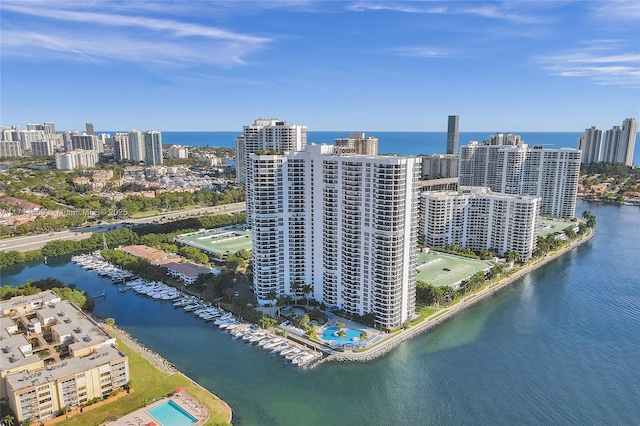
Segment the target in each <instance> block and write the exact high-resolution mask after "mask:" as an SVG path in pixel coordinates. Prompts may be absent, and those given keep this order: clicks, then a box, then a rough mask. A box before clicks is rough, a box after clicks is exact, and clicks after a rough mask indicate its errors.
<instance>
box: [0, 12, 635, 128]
mask: <svg viewBox="0 0 640 426" xmlns="http://www.w3.org/2000/svg"><path fill="white" fill-rule="evenodd" d="M0 12H1V17H0V19H1V22H0V24H1V25H0V42H1V50H0V58H1V63H0V65H1V82H0V85H1V91H2V93H1V99H0V102H1V104H0V124H2V125H5V126H8V125H12V124H17V125H19V126H20V127H21V128H25V127H26V123H27V122H36V123H37V122H40V123H42V122H44V121H54V122H55V123H56V129H57V130H65V129H69V130H70V129H83V128H84V123H85V122H93V123H95V127H96V130H119V129H123V130H128V129H131V128H138V129H158V130H167V131H169V130H241V129H242V126H243V125H246V124H251V123H252V122H253V120H254V119H255V118H258V117H264V118H279V119H281V120H288V121H290V122H291V123H294V124H304V125H307V126H308V128H309V130H315V131H319V130H351V129H364V130H367V131H375V130H378V131H384V130H392V131H393V130H397V131H401V130H405V131H445V130H446V125H447V124H446V123H447V115H449V114H457V115H459V116H460V130H461V131H488V132H490V131H498V130H500V129H514V130H519V131H572V132H575V131H582V130H584V129H585V128H586V127H590V126H592V125H596V126H599V127H600V128H604V129H607V128H610V127H611V126H613V125H620V124H621V123H622V120H623V119H624V118H626V117H635V118H637V119H640V42H639V41H638V40H640V2H638V1H621V2H618V1H613V2H612V1H602V2H600V1H551V2H540V1H535V2H525V1H512V2H483V1H471V2H461V1H449V2H436V1H412V2H392V1H373V2H369V1H365V2H348V1H322V2H320V1H317V2H314V1H295V0H293V1H261V2H251V1H224V2H217V1H186V0H185V1H169V0H165V1H155V2H154V1H146V0H145V1H130V0H129V1H106V0H104V1H82V2H79V1H52V0H46V1H35V0H16V1H14V0H2V1H1V2H0Z"/></svg>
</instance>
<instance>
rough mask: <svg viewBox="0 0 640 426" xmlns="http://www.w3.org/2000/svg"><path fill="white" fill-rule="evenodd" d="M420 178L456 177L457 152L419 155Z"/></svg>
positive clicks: (458, 157)
mask: <svg viewBox="0 0 640 426" xmlns="http://www.w3.org/2000/svg"><path fill="white" fill-rule="evenodd" d="M420 158H421V159H422V172H421V176H420V178H421V179H443V178H453V177H458V162H459V161H460V156H459V155H458V154H433V155H421V156H420Z"/></svg>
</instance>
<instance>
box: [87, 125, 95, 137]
mask: <svg viewBox="0 0 640 426" xmlns="http://www.w3.org/2000/svg"><path fill="white" fill-rule="evenodd" d="M85 129H86V133H87V134H88V135H91V136H94V135H95V131H94V129H93V123H86V124H85Z"/></svg>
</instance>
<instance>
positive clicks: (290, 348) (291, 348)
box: [280, 345, 296, 356]
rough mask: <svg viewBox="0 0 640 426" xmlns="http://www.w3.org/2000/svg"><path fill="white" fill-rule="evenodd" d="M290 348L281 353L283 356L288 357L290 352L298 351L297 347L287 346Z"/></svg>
mask: <svg viewBox="0 0 640 426" xmlns="http://www.w3.org/2000/svg"><path fill="white" fill-rule="evenodd" d="M287 346H288V347H287V348H285V349H283V350H281V351H280V355H281V356H286V355H287V354H288V353H289V352H291V351H294V350H296V348H295V347H293V346H291V345H287Z"/></svg>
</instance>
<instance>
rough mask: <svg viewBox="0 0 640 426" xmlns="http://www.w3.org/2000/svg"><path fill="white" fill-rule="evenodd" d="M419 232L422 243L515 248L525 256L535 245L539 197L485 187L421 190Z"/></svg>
mask: <svg viewBox="0 0 640 426" xmlns="http://www.w3.org/2000/svg"><path fill="white" fill-rule="evenodd" d="M420 196H421V200H420V234H421V238H423V242H424V245H425V246H428V247H444V246H445V245H446V244H457V245H459V246H462V247H468V248H470V249H471V250H474V251H480V250H485V249H494V250H496V251H497V254H499V255H504V254H505V253H508V252H512V251H517V252H518V254H520V258H521V259H523V260H528V259H529V258H531V256H532V255H533V251H534V250H535V247H536V222H537V219H538V209H539V204H540V198H538V197H533V196H530V195H508V194H498V193H495V192H491V191H490V190H489V189H488V188H481V187H461V188H460V189H459V190H458V191H435V192H423V193H422V194H420Z"/></svg>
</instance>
